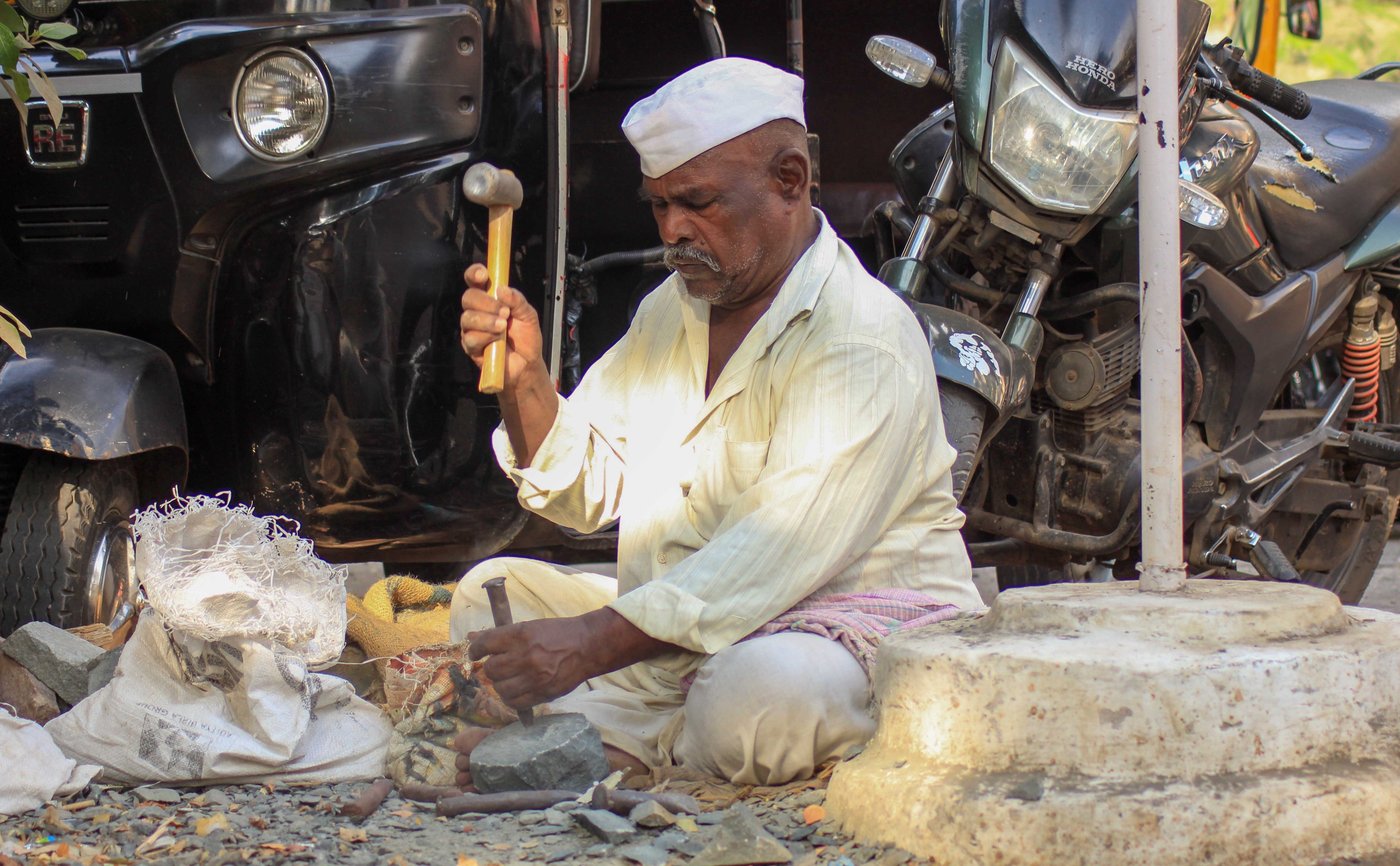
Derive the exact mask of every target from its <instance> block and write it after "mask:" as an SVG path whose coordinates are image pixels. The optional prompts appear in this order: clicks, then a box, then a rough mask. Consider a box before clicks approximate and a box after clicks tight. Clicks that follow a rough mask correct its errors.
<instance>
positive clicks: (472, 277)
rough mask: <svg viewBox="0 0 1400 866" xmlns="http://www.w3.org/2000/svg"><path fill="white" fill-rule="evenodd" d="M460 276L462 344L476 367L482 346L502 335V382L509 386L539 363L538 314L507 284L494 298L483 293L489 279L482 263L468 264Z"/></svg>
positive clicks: (482, 353) (540, 340) (540, 362)
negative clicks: (464, 286) (462, 287)
mask: <svg viewBox="0 0 1400 866" xmlns="http://www.w3.org/2000/svg"><path fill="white" fill-rule="evenodd" d="M463 276H464V279H465V280H466V284H467V290H466V292H465V293H463V295H462V317H461V322H460V328H461V337H462V348H463V349H464V350H465V351H466V353H467V356H468V357H470V358H471V359H472V361H473V362H475V363H476V365H477V366H478V367H480V366H481V359H482V356H483V355H484V354H485V352H486V347H487V346H488V345H490V344H491V343H493V342H495V341H496V340H497V339H499V338H500V337H501V336H502V335H505V337H506V383H507V387H510V383H513V382H518V381H520V377H521V376H522V375H523V374H524V373H525V372H526V371H527V370H530V369H532V368H534V367H537V366H539V365H541V364H542V363H543V361H542V352H543V347H544V338H543V336H542V335H541V331H540V317H539V314H538V313H536V312H535V308H534V307H532V306H530V304H529V302H528V301H526V300H525V296H524V295H522V294H520V292H518V291H516V290H515V289H512V288H511V287H510V286H501V287H500V288H499V289H498V291H497V295H499V297H498V298H493V297H491V296H490V295H489V294H487V293H486V290H487V288H489V285H490V279H489V278H488V276H487V272H486V266H485V265H479V264H477V265H472V266H471V267H469V268H467V271H466V273H465V274H464V275H463Z"/></svg>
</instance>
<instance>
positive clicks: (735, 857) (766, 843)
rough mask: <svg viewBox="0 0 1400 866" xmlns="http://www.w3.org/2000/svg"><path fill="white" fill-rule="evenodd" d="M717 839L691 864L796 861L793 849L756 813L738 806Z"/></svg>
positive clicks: (710, 865)
mask: <svg viewBox="0 0 1400 866" xmlns="http://www.w3.org/2000/svg"><path fill="white" fill-rule="evenodd" d="M717 829H718V832H717V833H716V834H715V837H714V840H713V841H712V842H710V844H709V845H706V846H705V848H704V850H702V851H701V852H700V853H699V854H697V855H696V856H695V859H694V860H692V861H691V863H690V866H745V864H776V863H790V862H792V852H791V851H789V850H788V849H787V847H786V846H784V845H783V843H781V842H779V841H778V840H777V839H774V838H773V836H772V835H771V834H770V833H769V832H768V831H767V830H764V829H763V827H762V826H760V825H759V823H758V819H757V818H755V817H754V816H753V813H752V812H750V811H749V810H748V809H746V808H743V807H738V806H736V807H734V808H733V809H731V810H730V814H729V815H728V816H727V817H726V818H725V819H724V821H723V822H721V823H720V825H719V827H718V828H717Z"/></svg>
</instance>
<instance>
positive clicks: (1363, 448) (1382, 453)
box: [1347, 423, 1400, 469]
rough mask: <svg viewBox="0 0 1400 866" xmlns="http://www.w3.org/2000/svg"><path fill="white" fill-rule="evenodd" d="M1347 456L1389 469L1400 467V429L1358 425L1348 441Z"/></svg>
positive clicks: (1386, 426) (1375, 425) (1387, 425)
mask: <svg viewBox="0 0 1400 866" xmlns="http://www.w3.org/2000/svg"><path fill="white" fill-rule="evenodd" d="M1347 456H1348V457H1351V458H1352V459H1355V460H1361V461H1362V462H1365V463H1375V464H1377V465H1379V466H1384V467H1385V468H1387V469H1394V468H1396V467H1400V427H1397V426H1396V425H1393V424H1370V423H1366V424H1357V425H1356V427H1355V428H1354V429H1353V430H1352V431H1351V435H1350V437H1349V438H1348V440H1347Z"/></svg>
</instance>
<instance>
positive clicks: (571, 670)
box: [467, 616, 604, 710]
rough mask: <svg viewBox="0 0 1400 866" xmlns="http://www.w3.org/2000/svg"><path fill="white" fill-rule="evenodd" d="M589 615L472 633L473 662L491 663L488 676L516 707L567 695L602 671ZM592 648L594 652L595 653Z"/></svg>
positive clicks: (503, 698)
mask: <svg viewBox="0 0 1400 866" xmlns="http://www.w3.org/2000/svg"><path fill="white" fill-rule="evenodd" d="M598 637H600V636H595V635H593V634H592V633H591V631H590V629H589V628H588V625H587V623H586V622H585V621H584V617H577V616H575V617H561V618H558V619H536V620H530V621H529V622H520V623H516V624H514V625H507V626H502V627H500V628H493V629H488V630H486V631H479V632H472V633H471V634H469V635H467V641H468V643H469V646H470V653H471V657H472V658H473V659H480V658H485V659H486V666H485V668H484V670H485V672H486V676H488V677H490V678H491V683H492V685H494V686H495V688H496V693H497V694H498V695H500V696H501V700H503V701H505V702H506V703H507V704H508V705H510V706H511V707H514V708H515V709H517V710H519V709H524V708H526V707H533V706H535V705H536V704H540V703H544V702H545V701H548V700H553V699H554V698H557V697H560V696H561V695H566V694H568V693H569V692H571V691H573V690H574V689H575V688H577V687H578V686H579V685H580V684H582V683H583V681H584V680H586V679H588V678H589V677H592V676H597V675H598V674H600V673H603V672H604V671H603V670H600V669H599V661H600V659H599V655H600V654H599V653H597V652H596V650H597V649H598V647H596V646H595V643H596V641H597V639H598ZM590 650H594V652H593V653H590Z"/></svg>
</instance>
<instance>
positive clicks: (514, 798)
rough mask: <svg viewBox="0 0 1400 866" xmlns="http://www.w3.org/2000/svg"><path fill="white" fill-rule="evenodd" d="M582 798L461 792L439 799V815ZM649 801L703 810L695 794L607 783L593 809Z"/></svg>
mask: <svg viewBox="0 0 1400 866" xmlns="http://www.w3.org/2000/svg"><path fill="white" fill-rule="evenodd" d="M578 797H579V795H578V793H576V792H574V791H506V792H502V793H499V794H461V795H459V796H456V797H446V798H444V799H441V800H438V801H437V814H438V815H440V816H442V817H444V818H454V817H456V816H458V815H465V814H466V813H468V812H480V813H483V814H485V813H495V812H523V811H526V810H529V809H548V808H549V807H550V806H557V805H559V804H560V803H567V802H570V801H572V800H577V799H578ZM647 801H653V802H656V803H658V804H660V805H661V806H663V807H665V809H666V810H667V811H669V812H672V813H674V814H677V815H696V814H699V812H700V804H699V803H698V802H697V801H696V800H695V798H694V797H691V796H688V795H686V794H673V793H660V794H651V793H647V792H646V791H617V790H609V789H608V788H607V787H606V786H605V785H597V786H595V787H594V789H593V804H592V805H593V808H595V809H607V810H608V811H609V812H614V813H616V814H618V815H626V814H627V813H628V812H631V811H632V810H633V809H635V808H637V806H638V805H640V804H641V803H645V802H647Z"/></svg>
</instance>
